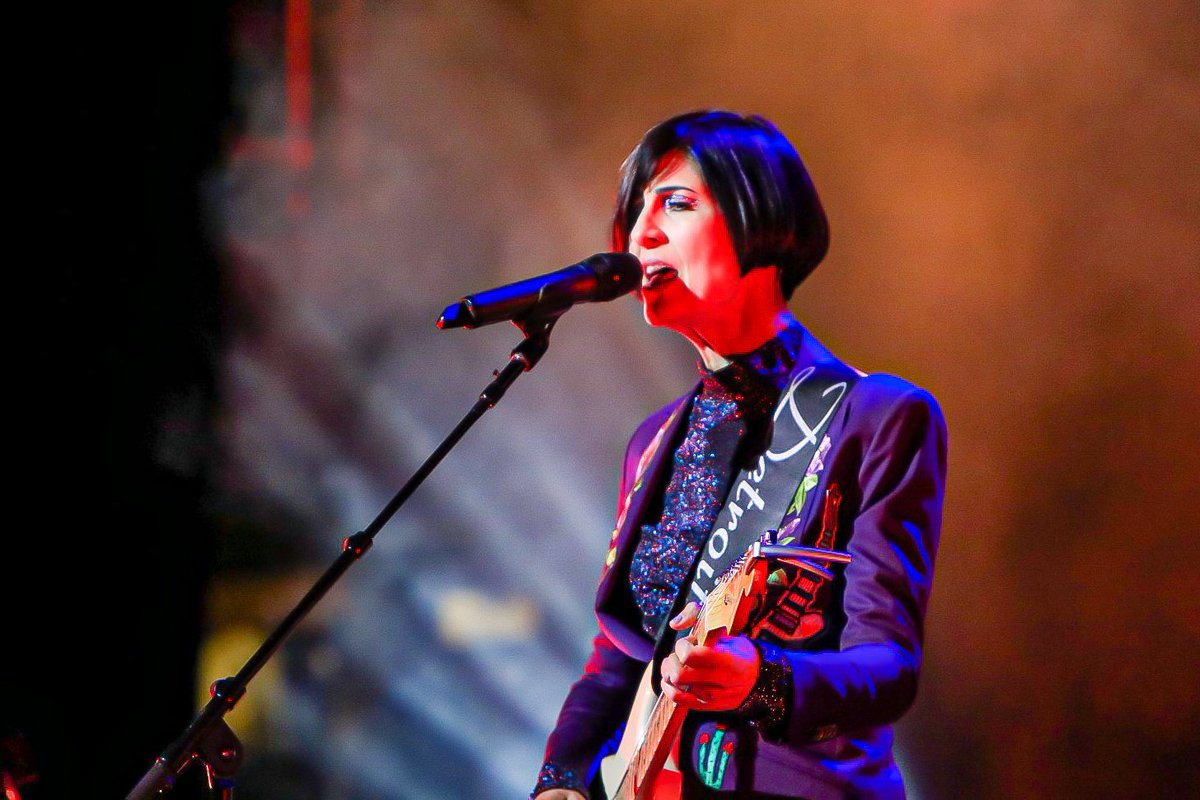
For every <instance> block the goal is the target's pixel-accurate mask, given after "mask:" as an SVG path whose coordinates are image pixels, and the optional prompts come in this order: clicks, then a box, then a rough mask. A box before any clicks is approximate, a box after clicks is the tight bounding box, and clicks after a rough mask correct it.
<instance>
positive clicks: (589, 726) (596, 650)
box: [534, 411, 666, 795]
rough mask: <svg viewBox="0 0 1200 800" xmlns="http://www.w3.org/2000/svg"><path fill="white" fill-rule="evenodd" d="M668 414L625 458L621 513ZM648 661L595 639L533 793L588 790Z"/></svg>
mask: <svg viewBox="0 0 1200 800" xmlns="http://www.w3.org/2000/svg"><path fill="white" fill-rule="evenodd" d="M665 418H666V416H665V414H664V413H663V412H662V411H660V412H659V413H657V414H655V415H652V416H651V417H650V418H649V419H647V420H645V421H644V422H643V423H642V424H641V425H639V426H638V429H637V431H636V432H635V433H634V435H633V437H632V438H631V439H630V442H629V445H628V447H627V448H626V451H625V458H624V459H623V461H622V467H621V481H620V488H619V492H618V514H619V513H620V508H621V506H622V505H623V504H624V502H625V500H624V498H625V497H626V495H627V493H628V492H629V489H630V486H631V484H632V483H633V481H634V475H635V472H636V470H637V465H638V462H639V460H640V458H641V455H642V453H643V452H644V451H645V449H646V447H647V446H648V445H649V442H650V440H651V439H652V438H653V434H654V432H655V431H657V430H658V426H659V425H660V424H661V422H662V420H664V419H665ZM645 669H646V663H645V662H644V661H639V660H637V659H635V658H632V657H631V656H628V655H626V654H625V653H624V652H623V651H622V650H621V649H620V648H619V647H617V645H616V644H614V643H613V641H612V640H611V639H609V638H608V637H607V636H606V635H605V634H604V632H603V631H600V632H599V633H597V634H596V637H595V638H594V639H593V640H592V653H591V655H590V656H589V657H588V660H587V663H586V664H585V666H584V669H583V674H582V675H580V676H579V679H578V680H576V681H575V683H573V684H572V685H571V688H570V689H569V690H568V692H567V697H566V700H564V701H563V705H562V709H561V710H560V711H559V714H558V721H557V722H556V723H555V726H554V730H553V731H551V733H550V737H549V739H548V740H547V743H546V754H545V761H544V764H543V766H542V770H541V772H540V773H539V775H538V781H537V786H536V787H535V789H534V795H536V794H537V793H538V792H541V791H544V790H546V789H550V788H564V787H565V788H571V789H576V790H578V791H581V792H583V793H584V794H585V795H586V794H587V787H588V784H590V783H591V781H592V777H593V774H594V772H595V769H596V767H597V766H598V764H599V758H600V756H602V755H604V754H606V753H607V752H610V751H615V749H616V746H617V744H618V739H619V734H620V731H621V730H622V724H623V723H624V722H625V719H626V717H627V716H628V714H629V708H630V706H631V705H632V704H633V697H634V695H635V694H636V693H637V687H638V684H639V683H640V682H641V677H642V673H643V672H644V671H645Z"/></svg>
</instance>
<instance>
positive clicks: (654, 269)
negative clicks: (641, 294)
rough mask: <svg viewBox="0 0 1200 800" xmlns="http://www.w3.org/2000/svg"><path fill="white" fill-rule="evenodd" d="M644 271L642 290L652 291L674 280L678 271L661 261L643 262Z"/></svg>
mask: <svg viewBox="0 0 1200 800" xmlns="http://www.w3.org/2000/svg"><path fill="white" fill-rule="evenodd" d="M642 266H643V267H644V268H645V271H644V272H643V273H642V288H643V289H653V288H656V287H658V286H660V285H662V284H664V283H666V282H668V281H672V280H674V279H675V278H676V277H677V276H678V275H679V271H678V270H676V269H675V268H674V267H672V266H671V265H670V264H667V263H665V262H663V261H643V262H642Z"/></svg>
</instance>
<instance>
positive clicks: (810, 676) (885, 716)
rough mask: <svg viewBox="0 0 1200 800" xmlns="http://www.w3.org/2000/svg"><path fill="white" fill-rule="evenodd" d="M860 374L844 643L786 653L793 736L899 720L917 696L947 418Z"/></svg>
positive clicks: (892, 384)
mask: <svg viewBox="0 0 1200 800" xmlns="http://www.w3.org/2000/svg"><path fill="white" fill-rule="evenodd" d="M862 384H863V388H865V389H867V391H866V392H865V393H864V395H865V396H864V397H862V398H860V402H856V404H855V405H856V408H853V409H851V410H850V413H852V414H854V415H855V419H856V421H855V423H854V425H853V429H851V427H852V426H851V425H850V424H847V426H846V430H845V431H844V433H843V435H844V436H845V437H846V439H847V442H849V443H853V444H852V447H851V450H852V451H855V454H856V455H858V454H860V458H859V460H858V466H857V475H856V476H854V477H855V478H856V480H857V483H858V490H859V494H860V502H859V504H858V508H857V511H856V514H855V516H854V519H853V526H852V535H851V536H850V539H849V543H848V545H847V548H848V550H849V552H850V553H851V554H852V555H853V561H852V562H851V563H850V564H849V565H847V567H846V571H845V579H846V586H845V591H844V594H843V610H844V612H845V615H846V623H845V627H844V628H843V630H842V635H841V640H840V645H839V649H838V650H837V651H831V652H799V651H783V652H782V653H781V654H780V655H781V656H782V657H783V658H784V659H786V661H787V663H788V666H790V668H791V674H792V697H791V701H790V706H789V713H788V716H787V719H786V723H785V724H784V725H783V726H781V727H782V730H779V729H778V728H777V729H776V730H777V731H779V732H780V733H783V734H784V735H783V736H782V737H781V738H783V739H785V740H787V741H790V742H795V743H803V742H805V741H814V740H819V739H826V738H830V737H832V736H836V735H839V734H840V733H842V732H846V731H852V730H855V729H861V728H864V727H871V726H876V725H884V724H888V723H891V722H894V721H895V720H896V719H898V718H899V717H900V716H901V715H902V714H903V713H904V712H905V711H907V710H908V708H909V706H910V705H911V704H912V701H913V699H914V698H915V696H916V688H917V676H918V673H919V671H920V664H921V651H922V640H923V635H924V617H925V608H926V605H927V603H928V600H929V594H930V588H931V585H932V581H933V565H934V558H935V555H936V552H937V545H938V536H939V533H940V529H941V517H942V502H943V498H944V494H945V483H946V445H947V441H946V439H947V435H946V423H945V419H944V417H943V415H942V412H941V409H940V408H939V407H938V404H937V401H936V400H935V399H934V398H933V396H932V395H930V394H929V393H928V392H926V391H924V390H922V389H919V388H917V387H914V386H912V385H911V384H908V383H906V382H903V381H900V380H899V379H895V378H889V377H888V376H878V377H877V376H868V377H867V378H864V379H863V381H862ZM838 473H839V474H842V471H841V470H838ZM851 474H852V473H851ZM846 479H847V480H849V479H850V478H849V476H847V478H846ZM772 738H775V737H772Z"/></svg>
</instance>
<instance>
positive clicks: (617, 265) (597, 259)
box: [584, 253, 642, 300]
mask: <svg viewBox="0 0 1200 800" xmlns="http://www.w3.org/2000/svg"><path fill="white" fill-rule="evenodd" d="M584 263H585V264H586V265H587V266H588V269H590V270H591V271H592V273H593V274H594V275H595V276H596V278H597V280H598V281H599V285H598V286H597V287H596V299H597V300H612V299H614V298H617V297H620V296H621V295H623V294H627V293H629V292H632V291H633V290H634V289H636V288H638V286H640V285H641V283H642V262H640V261H638V259H637V256H635V255H633V254H632V253H597V254H596V255H594V256H592V257H591V258H589V259H588V260H587V261H585V262H584Z"/></svg>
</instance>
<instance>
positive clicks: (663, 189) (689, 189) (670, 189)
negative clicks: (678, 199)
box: [654, 186, 696, 194]
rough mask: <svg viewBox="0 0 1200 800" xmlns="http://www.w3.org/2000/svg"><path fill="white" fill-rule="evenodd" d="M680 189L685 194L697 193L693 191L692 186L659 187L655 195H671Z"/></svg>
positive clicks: (655, 190)
mask: <svg viewBox="0 0 1200 800" xmlns="http://www.w3.org/2000/svg"><path fill="white" fill-rule="evenodd" d="M680 189H682V190H683V191H685V192H694V191H696V190H695V189H693V188H692V187H690V186H658V187H656V188H655V189H654V193H655V194H670V193H671V192H677V191H679V190H680Z"/></svg>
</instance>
